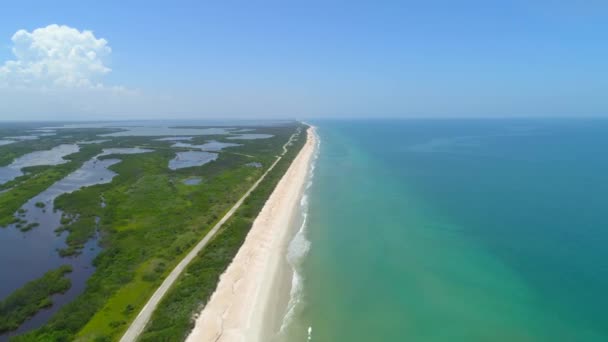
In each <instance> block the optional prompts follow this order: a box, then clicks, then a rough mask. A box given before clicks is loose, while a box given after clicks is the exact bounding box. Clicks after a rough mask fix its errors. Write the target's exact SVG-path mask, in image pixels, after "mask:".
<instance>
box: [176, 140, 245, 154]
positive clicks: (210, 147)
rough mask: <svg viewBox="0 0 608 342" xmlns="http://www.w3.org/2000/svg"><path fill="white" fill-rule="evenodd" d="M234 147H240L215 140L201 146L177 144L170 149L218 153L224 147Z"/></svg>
mask: <svg viewBox="0 0 608 342" xmlns="http://www.w3.org/2000/svg"><path fill="white" fill-rule="evenodd" d="M235 146H241V145H240V144H235V143H224V142H219V141H216V140H210V141H208V142H206V143H204V144H201V145H193V144H188V143H182V142H178V143H175V144H173V145H172V146H171V147H184V148H195V149H198V150H201V151H212V152H219V151H221V150H222V149H224V148H226V147H235Z"/></svg>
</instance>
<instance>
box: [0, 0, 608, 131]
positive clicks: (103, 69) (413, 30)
mask: <svg viewBox="0 0 608 342" xmlns="http://www.w3.org/2000/svg"><path fill="white" fill-rule="evenodd" d="M511 116H534V117H537V116H542V117H554V116H559V117H563V116H568V117H586V116H608V3H607V2H605V1H601V0H597V1H594V0H587V1H583V0H570V1H568V0H561V1H548V0H535V1H516V0H513V1H507V0H505V1H481V0H478V1H467V0H462V1H434V0H429V1H405V0H404V1H354V0H352V1H331V0H328V1H314V0H311V1H305V2H304V1H297V2H296V1H214V2H212V1H171V2H168V1H162V2H160V1H124V0H123V1H110V0H105V1H82V0H80V1H25V0H24V1H12V2H6V3H5V4H3V6H2V10H1V12H0V120H100V119H109V120H114V119H157V118H162V119H169V118H170V119H177V118H184V119H189V118H221V119H224V118H289V119H291V118H319V117H511Z"/></svg>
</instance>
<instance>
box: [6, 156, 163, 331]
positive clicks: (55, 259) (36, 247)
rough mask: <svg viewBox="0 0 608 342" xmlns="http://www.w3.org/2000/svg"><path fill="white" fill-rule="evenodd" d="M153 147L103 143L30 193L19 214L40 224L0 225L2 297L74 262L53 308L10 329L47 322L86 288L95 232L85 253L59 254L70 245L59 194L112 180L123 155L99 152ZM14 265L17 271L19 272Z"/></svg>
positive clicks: (54, 299) (97, 247) (96, 248)
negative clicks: (24, 226) (76, 166)
mask: <svg viewBox="0 0 608 342" xmlns="http://www.w3.org/2000/svg"><path fill="white" fill-rule="evenodd" d="M151 151H153V150H149V149H142V148H109V149H104V150H103V152H102V153H100V154H99V155H97V156H95V157H93V158H91V159H90V160H88V161H86V162H85V163H83V165H82V167H80V168H79V169H78V170H76V171H74V172H72V173H70V174H69V175H67V176H66V177H65V178H63V179H62V180H60V181H58V182H56V183H55V184H53V185H52V186H50V187H49V188H48V189H46V190H45V191H43V192H41V193H40V194H38V195H36V196H35V197H33V198H31V199H30V200H29V201H28V202H27V203H26V204H24V205H23V206H22V207H21V209H20V210H19V211H20V212H21V213H22V214H16V216H18V217H20V218H22V219H25V220H27V222H28V223H38V224H39V226H38V227H36V228H33V229H32V230H30V231H28V232H25V233H24V232H21V231H20V230H19V229H18V227H17V223H15V224H12V225H10V226H9V227H8V228H6V229H2V230H0V235H1V236H0V279H2V282H0V299H2V298H5V297H6V296H8V295H9V294H10V293H12V292H13V291H15V290H16V289H18V288H20V287H21V286H23V285H24V284H25V283H26V282H28V281H31V280H34V279H37V278H39V277H40V276H42V274H44V273H45V272H47V271H49V270H52V269H55V268H57V267H59V266H60V265H63V264H70V265H72V266H73V268H74V271H73V272H72V273H70V274H69V275H68V276H69V278H70V279H71V280H72V287H71V288H70V290H69V291H68V292H66V293H65V294H58V295H55V296H53V303H54V305H53V306H52V307H51V308H49V309H45V310H43V311H41V312H40V313H38V314H37V315H36V316H34V317H33V318H32V319H30V320H28V321H27V322H26V323H25V324H24V325H23V326H22V327H21V328H20V329H19V330H17V331H16V332H13V333H12V334H15V333H19V332H24V331H27V330H29V329H33V328H36V327H39V326H41V325H42V324H44V323H45V322H46V321H47V320H48V319H49V318H50V317H51V315H52V314H53V313H54V312H56V311H57V310H58V309H59V308H60V307H61V306H62V305H64V304H66V303H68V302H70V301H71V300H72V299H74V298H75V297H76V296H77V295H78V294H79V293H81V292H82V291H83V290H84V287H85V285H86V280H87V279H88V277H89V276H91V274H93V271H94V269H93V267H92V266H91V262H92V260H93V258H94V257H95V256H96V255H97V253H98V252H99V250H100V248H99V246H98V245H97V239H96V238H95V239H92V240H91V241H89V242H87V244H86V245H85V247H84V249H83V250H82V253H81V254H80V255H78V256H76V257H69V258H61V257H60V256H59V254H58V253H57V249H61V248H65V247H67V245H66V243H65V238H66V234H67V232H64V233H62V234H60V235H57V234H56V233H55V229H57V228H58V227H59V226H60V225H61V223H60V221H61V215H62V212H61V211H60V210H56V209H55V208H54V203H53V202H54V200H55V198H57V197H58V196H60V195H62V194H65V193H71V192H73V191H76V190H78V189H80V188H81V187H86V186H91V185H96V184H105V183H109V182H111V181H112V178H114V176H116V175H117V174H116V173H115V172H113V171H111V170H109V169H108V167H110V166H112V165H114V164H117V163H119V162H120V159H113V158H111V159H98V157H100V156H105V155H112V154H135V153H145V152H151ZM42 204H43V205H42ZM16 269H18V270H19V272H15V271H14V270H16ZM3 337H6V336H4V335H3V336H0V339H2V338H3Z"/></svg>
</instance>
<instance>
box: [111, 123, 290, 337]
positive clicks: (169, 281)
mask: <svg viewBox="0 0 608 342" xmlns="http://www.w3.org/2000/svg"><path fill="white" fill-rule="evenodd" d="M300 133H301V129H300V128H298V131H297V132H296V133H294V134H292V135H291V137H289V140H287V142H286V143H285V145H283V153H281V155H279V156H277V159H276V160H275V161H274V163H272V165H270V167H269V168H268V169H267V170H266V172H264V174H263V175H262V176H261V177H260V178H259V179H258V180H257V181H256V182H255V183H254V184H253V185H252V186H251V188H249V190H247V192H245V194H244V195H243V196H242V197H241V198H240V199H239V200H238V201H237V202H236V203H235V204H234V206H232V208H230V210H228V212H227V213H226V215H224V217H222V219H221V220H219V222H218V223H216V224H215V226H213V228H212V229H211V230H210V231H209V232H208V233H207V234H206V235H205V237H203V239H202V240H201V241H200V242H199V243H197V244H196V246H194V248H192V250H191V251H190V252H189V253H188V254H187V255H186V256H185V257H184V258H183V259H182V260H181V261H180V262H179V264H177V266H175V268H174V269H173V270H172V271H171V273H169V275H168V276H167V278H165V280H164V281H163V282H162V284H160V286H159V287H158V289H156V291H155V292H154V294H153V295H152V297H150V299H148V302H147V303H146V305H145V306H144V307H143V309H141V311H140V312H139V314H138V315H137V317H135V320H134V321H133V322H132V323H131V325H130V326H129V328H128V329H127V331H126V332H125V334H124V335H123V336H122V338H121V339H120V342H132V341H136V340H137V338H138V337H139V335H140V334H141V332H142V331H143V330H144V328H145V327H146V324H148V321H149V320H150V317H152V313H153V312H154V310H155V309H156V307H157V306H158V303H160V301H161V299H163V297H164V296H165V294H166V293H167V291H169V288H171V285H173V283H174V282H175V280H177V278H178V277H179V276H180V274H182V272H183V271H184V270H185V269H186V267H187V266H188V264H190V262H191V261H192V260H193V259H194V258H195V257H196V255H197V254H198V253H199V252H200V251H201V250H202V249H203V248H205V246H207V244H208V243H209V241H211V239H213V237H214V236H215V234H217V232H218V231H219V230H220V228H222V225H223V224H224V223H225V222H226V221H228V219H229V218H230V217H232V215H233V214H234V213H235V212H236V211H237V209H238V208H239V207H240V206H241V204H243V202H244V201H245V200H246V199H247V197H249V194H251V192H253V190H255V189H256V188H257V187H258V185H259V184H260V183H261V182H262V181H263V180H264V178H265V177H266V175H267V174H268V173H269V172H270V171H272V169H273V168H274V167H275V165H277V163H278V162H279V161H280V160H281V158H283V156H284V155H285V153H287V146H289V145H290V144H291V142H292V141H293V139H294V138H295V137H296V136H297V135H298V134H300Z"/></svg>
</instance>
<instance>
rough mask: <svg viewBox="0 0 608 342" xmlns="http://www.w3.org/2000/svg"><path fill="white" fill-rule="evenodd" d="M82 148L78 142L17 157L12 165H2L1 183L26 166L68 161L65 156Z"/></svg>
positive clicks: (0, 170) (0, 172)
mask: <svg viewBox="0 0 608 342" xmlns="http://www.w3.org/2000/svg"><path fill="white" fill-rule="evenodd" d="M79 150H80V148H79V147H78V145H76V144H63V145H59V146H55V147H53V148H52V149H50V150H47V151H36V152H31V153H28V154H26V155H23V156H21V157H19V158H17V159H15V160H14V161H13V162H12V163H11V164H10V165H8V166H4V167H0V184H4V183H6V182H8V181H11V180H13V179H15V178H17V177H19V176H21V175H23V172H22V171H21V169H22V168H24V167H30V166H40V165H59V164H63V163H67V162H68V161H67V160H65V159H63V157H65V156H67V155H70V154H72V153H76V152H78V151H79Z"/></svg>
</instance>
